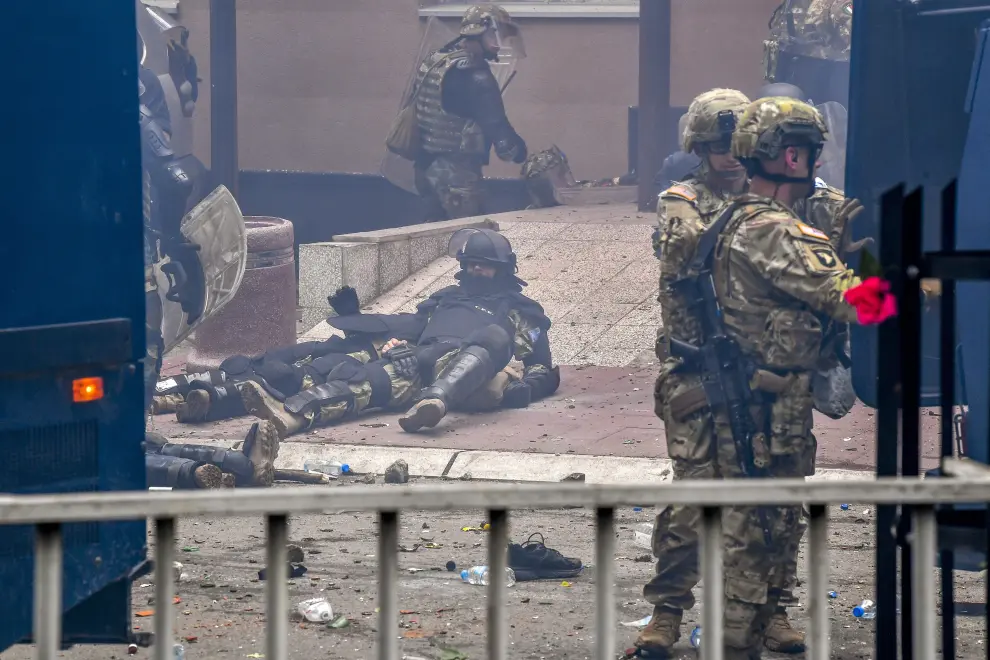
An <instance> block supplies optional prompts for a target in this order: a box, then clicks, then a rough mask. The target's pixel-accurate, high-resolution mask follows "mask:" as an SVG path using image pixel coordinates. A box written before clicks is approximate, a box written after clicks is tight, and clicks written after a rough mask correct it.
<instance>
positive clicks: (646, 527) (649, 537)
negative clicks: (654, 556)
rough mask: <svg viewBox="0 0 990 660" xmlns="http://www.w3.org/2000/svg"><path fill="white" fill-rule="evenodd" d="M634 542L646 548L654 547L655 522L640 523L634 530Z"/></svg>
mask: <svg viewBox="0 0 990 660" xmlns="http://www.w3.org/2000/svg"><path fill="white" fill-rule="evenodd" d="M633 543H635V544H636V545H638V546H639V547H641V548H644V549H646V550H652V549H653V523H640V524H639V525H636V528H635V529H634V530H633Z"/></svg>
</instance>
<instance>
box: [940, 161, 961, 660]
mask: <svg viewBox="0 0 990 660" xmlns="http://www.w3.org/2000/svg"><path fill="white" fill-rule="evenodd" d="M941 206H942V214H941V223H942V227H941V230H942V232H941V233H942V245H941V249H942V252H948V253H952V252H955V251H956V180H955V179H953V180H952V181H951V182H950V183H949V185H947V186H946V187H945V188H943V189H942V199H941ZM939 305H940V306H939V315H940V316H939V326H940V327H939V342H940V351H939V396H940V398H941V403H942V418H941V420H940V421H941V433H942V452H941V453H942V456H943V457H945V456H952V455H953V454H955V443H954V442H953V440H954V439H955V438H954V436H955V424H954V417H955V414H954V413H955V409H956V282H955V280H952V279H949V280H945V281H943V282H942V295H941V297H940V299H939ZM960 441H961V439H960ZM960 453H962V452H960ZM942 476H944V475H942ZM940 556H941V561H940V562H939V564H940V565H941V567H942V572H941V573H942V657H943V658H947V659H948V658H955V657H956V602H955V601H956V599H955V585H954V584H953V576H954V574H953V568H954V565H955V557H954V556H953V553H952V550H945V551H943V552H941V553H940Z"/></svg>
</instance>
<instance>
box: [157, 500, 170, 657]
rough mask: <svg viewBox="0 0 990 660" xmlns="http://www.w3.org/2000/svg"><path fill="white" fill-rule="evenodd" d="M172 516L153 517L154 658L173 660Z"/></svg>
mask: <svg viewBox="0 0 990 660" xmlns="http://www.w3.org/2000/svg"><path fill="white" fill-rule="evenodd" d="M174 564H175V518H157V519H156V520H155V660H172V658H173V657H174V653H173V650H172V647H173V644H174V641H173V639H174V634H173V630H172V621H173V620H174V616H173V613H172V611H173V606H172V600H173V599H174V598H175V569H174Z"/></svg>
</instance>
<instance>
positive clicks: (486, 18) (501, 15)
mask: <svg viewBox="0 0 990 660" xmlns="http://www.w3.org/2000/svg"><path fill="white" fill-rule="evenodd" d="M491 28H498V30H499V31H502V32H504V33H505V34H513V33H515V32H518V27H517V26H516V24H515V23H514V22H513V20H512V17H511V16H509V12H507V11H505V10H504V9H502V8H501V7H499V6H498V5H474V6H473V7H470V8H469V9H468V10H467V11H466V12H464V17H463V18H462V19H461V36H462V37H479V36H481V35H483V34H484V33H485V32H486V31H488V30H489V29H491Z"/></svg>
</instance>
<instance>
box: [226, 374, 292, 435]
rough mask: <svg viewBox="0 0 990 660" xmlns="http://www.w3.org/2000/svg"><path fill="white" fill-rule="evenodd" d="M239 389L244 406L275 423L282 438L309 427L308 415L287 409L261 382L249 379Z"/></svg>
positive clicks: (253, 413) (255, 414)
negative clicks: (294, 412)
mask: <svg viewBox="0 0 990 660" xmlns="http://www.w3.org/2000/svg"><path fill="white" fill-rule="evenodd" d="M239 389H240V392H241V400H242V401H243V402H244V408H245V409H246V410H247V411H248V412H249V413H250V414H252V415H254V416H255V417H260V418H261V419H266V420H268V421H269V422H271V423H272V424H274V425H275V428H276V429H277V430H278V435H279V437H280V438H282V439H285V438H287V437H289V436H290V435H292V434H293V433H299V432H300V431H302V430H303V429H305V428H306V427H307V425H308V421H307V420H306V417H304V416H303V415H301V414H293V413H290V412H289V411H287V410H286V409H285V404H283V403H282V402H281V401H279V400H278V399H276V398H275V397H273V396H272V395H271V394H269V393H268V392H267V391H266V390H265V388H264V387H262V386H261V385H260V384H258V383H256V382H254V381H250V380H249V381H245V382H243V383H241V384H240V385H239Z"/></svg>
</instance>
